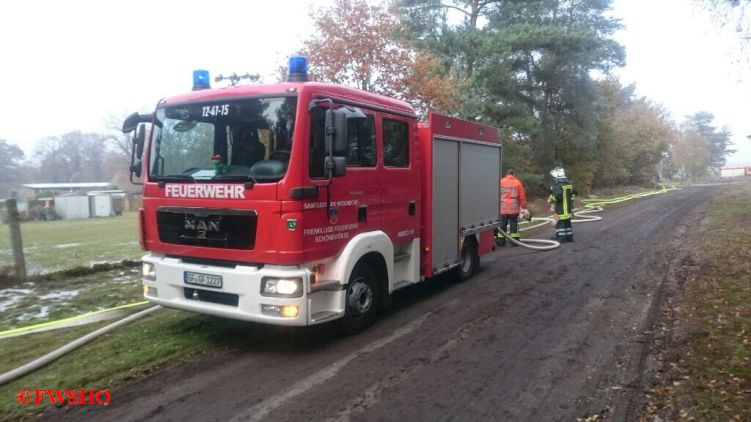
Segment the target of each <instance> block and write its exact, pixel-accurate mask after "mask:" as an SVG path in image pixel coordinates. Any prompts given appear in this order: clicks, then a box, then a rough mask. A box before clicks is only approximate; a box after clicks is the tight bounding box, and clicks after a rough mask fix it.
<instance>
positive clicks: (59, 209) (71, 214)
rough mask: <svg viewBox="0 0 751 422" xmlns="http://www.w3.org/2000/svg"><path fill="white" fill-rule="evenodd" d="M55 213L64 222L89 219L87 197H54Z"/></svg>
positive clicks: (75, 195)
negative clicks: (74, 219)
mask: <svg viewBox="0 0 751 422" xmlns="http://www.w3.org/2000/svg"><path fill="white" fill-rule="evenodd" d="M55 213H56V214H57V215H58V216H59V217H60V218H62V219H64V220H70V219H73V218H89V216H90V215H91V212H90V210H89V197H88V195H78V194H73V195H60V196H56V197H55Z"/></svg>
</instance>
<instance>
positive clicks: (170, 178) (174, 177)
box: [151, 174, 196, 183]
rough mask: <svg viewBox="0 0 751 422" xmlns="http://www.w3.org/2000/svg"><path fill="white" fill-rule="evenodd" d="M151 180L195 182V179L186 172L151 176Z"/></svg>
mask: <svg viewBox="0 0 751 422" xmlns="http://www.w3.org/2000/svg"><path fill="white" fill-rule="evenodd" d="M151 180H154V181H155V182H191V183H195V182H196V179H194V178H193V176H190V175H187V174H172V175H169V176H153V177H152V178H151Z"/></svg>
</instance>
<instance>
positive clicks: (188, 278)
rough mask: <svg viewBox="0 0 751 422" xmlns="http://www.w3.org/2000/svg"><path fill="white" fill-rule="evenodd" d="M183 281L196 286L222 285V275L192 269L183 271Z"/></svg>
mask: <svg viewBox="0 0 751 422" xmlns="http://www.w3.org/2000/svg"><path fill="white" fill-rule="evenodd" d="M183 281H185V284H193V285H196V286H206V287H217V288H221V287H222V276H220V275H212V274H201V273H194V272H192V271H185V272H184V273H183Z"/></svg>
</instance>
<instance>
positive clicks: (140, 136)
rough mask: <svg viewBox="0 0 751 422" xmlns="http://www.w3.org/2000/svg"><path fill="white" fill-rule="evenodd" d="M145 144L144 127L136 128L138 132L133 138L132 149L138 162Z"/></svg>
mask: <svg viewBox="0 0 751 422" xmlns="http://www.w3.org/2000/svg"><path fill="white" fill-rule="evenodd" d="M145 143H146V125H140V126H138V132H137V134H136V136H134V137H133V148H135V150H136V151H135V153H136V158H138V159H139V160H140V159H141V157H142V156H143V146H144V144H145Z"/></svg>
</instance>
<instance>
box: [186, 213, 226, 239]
mask: <svg viewBox="0 0 751 422" xmlns="http://www.w3.org/2000/svg"><path fill="white" fill-rule="evenodd" d="M184 229H185V230H193V231H195V232H196V237H197V238H198V239H206V234H207V233H209V232H218V231H220V230H221V228H220V225H219V221H218V220H217V221H214V220H200V219H197V218H186V219H185V226H184Z"/></svg>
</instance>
